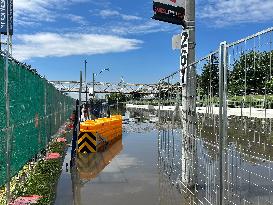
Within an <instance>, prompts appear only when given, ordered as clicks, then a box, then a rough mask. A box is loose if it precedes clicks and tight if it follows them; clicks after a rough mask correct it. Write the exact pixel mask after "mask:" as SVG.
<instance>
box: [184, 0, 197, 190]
mask: <svg viewBox="0 0 273 205" xmlns="http://www.w3.org/2000/svg"><path fill="white" fill-rule="evenodd" d="M185 31H186V32H187V34H188V55H187V64H186V65H182V58H183V56H182V54H183V53H182V48H183V46H182V45H183V42H181V67H180V69H181V71H183V70H184V71H185V72H184V74H183V76H181V77H182V79H181V80H182V142H183V145H182V173H181V174H182V176H181V180H182V183H184V184H186V185H187V186H188V187H190V188H193V187H194V186H195V185H196V174H195V172H196V169H195V167H194V166H196V162H195V159H196V151H195V149H196V148H195V146H194V144H193V143H194V140H193V139H194V138H195V135H196V71H195V66H194V65H192V64H193V63H194V62H195V0H186V1H185ZM182 36H183V34H182V35H181V37H182ZM182 40H183V39H181V41H182ZM182 73H183V72H182Z"/></svg>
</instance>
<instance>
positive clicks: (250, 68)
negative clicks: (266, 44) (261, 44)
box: [228, 51, 273, 96]
mask: <svg viewBox="0 0 273 205" xmlns="http://www.w3.org/2000/svg"><path fill="white" fill-rule="evenodd" d="M270 54H271V57H272V54H273V52H272V51H271V52H254V51H251V52H250V53H247V54H242V55H241V56H240V58H239V59H238V60H236V61H235V62H234V64H233V70H232V71H231V73H230V83H229V84H228V90H229V94H231V95H239V96H242V95H245V94H246V95H249V94H264V93H265V88H266V87H267V89H269V88H271V89H272V87H271V85H273V84H271V83H270V81H271V79H270V75H269V74H270V69H271V70H272V68H270V64H271V65H272V62H271V63H270ZM271 60H272V59H271ZM269 86H270V87H269Z"/></svg>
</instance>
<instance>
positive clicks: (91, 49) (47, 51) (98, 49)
mask: <svg viewBox="0 0 273 205" xmlns="http://www.w3.org/2000/svg"><path fill="white" fill-rule="evenodd" d="M17 40H18V44H16V45H15V46H14V57H15V58H17V59H18V60H28V59H31V58H34V57H41V58H43V57H64V56H72V55H93V54H104V53H113V52H125V51H130V50H135V49H138V48H139V46H140V44H141V43H142V41H140V40H136V39H128V38H121V37H117V36H111V35H95V34H64V35H60V34H57V33H37V34H33V35H29V34H25V35H17Z"/></svg>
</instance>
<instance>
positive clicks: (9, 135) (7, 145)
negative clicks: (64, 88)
mask: <svg viewBox="0 0 273 205" xmlns="http://www.w3.org/2000/svg"><path fill="white" fill-rule="evenodd" d="M8 63H9V51H8V50H6V65H5V97H6V179H7V180H6V199H7V200H6V203H7V204H9V201H10V157H11V144H10V143H11V133H10V132H11V129H10V100H9V65H8Z"/></svg>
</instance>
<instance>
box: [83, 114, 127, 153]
mask: <svg viewBox="0 0 273 205" xmlns="http://www.w3.org/2000/svg"><path fill="white" fill-rule="evenodd" d="M121 136H122V116H121V115H113V116H111V117H110V118H99V119H96V120H87V121H85V122H83V123H81V125H80V134H79V136H78V152H79V153H94V152H98V151H100V150H101V149H102V148H103V147H104V146H106V145H110V144H112V143H113V142H115V141H117V140H118V139H120V138H121Z"/></svg>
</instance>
